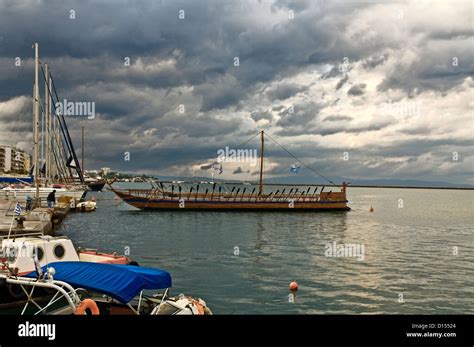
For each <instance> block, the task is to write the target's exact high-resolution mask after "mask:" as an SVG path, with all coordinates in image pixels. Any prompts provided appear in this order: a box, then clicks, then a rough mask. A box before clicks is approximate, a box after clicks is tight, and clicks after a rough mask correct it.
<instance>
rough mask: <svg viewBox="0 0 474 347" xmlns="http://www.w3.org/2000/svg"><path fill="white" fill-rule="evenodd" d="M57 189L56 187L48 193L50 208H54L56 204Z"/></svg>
mask: <svg viewBox="0 0 474 347" xmlns="http://www.w3.org/2000/svg"><path fill="white" fill-rule="evenodd" d="M55 193H56V189H54V190H53V191H52V192H51V193H49V194H48V197H47V198H46V200H47V201H48V208H53V207H54V204H55V203H56V195H55Z"/></svg>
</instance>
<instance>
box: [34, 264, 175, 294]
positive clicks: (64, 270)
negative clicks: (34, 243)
mask: <svg viewBox="0 0 474 347" xmlns="http://www.w3.org/2000/svg"><path fill="white" fill-rule="evenodd" d="M47 267H50V268H51V267H52V268H54V269H55V270H56V273H55V275H54V279H55V280H58V281H63V282H66V283H69V284H70V285H71V286H73V287H75V288H84V289H87V290H90V291H93V292H98V293H103V294H106V295H109V296H111V297H112V298H114V299H117V300H118V301H120V302H122V303H127V302H129V301H130V300H132V299H133V298H134V297H135V296H137V295H138V294H139V293H140V291H142V290H143V289H165V288H169V287H171V275H170V274H169V273H168V272H166V271H163V270H159V269H152V268H147V267H142V266H134V265H119V264H103V263H91V262H85V261H60V262H54V263H50V264H49V265H47V266H44V267H43V272H44V273H45V272H46V271H47ZM27 277H33V278H34V277H37V273H36V272H32V273H30V274H28V275H27Z"/></svg>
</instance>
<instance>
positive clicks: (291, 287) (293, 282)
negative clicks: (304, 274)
mask: <svg viewBox="0 0 474 347" xmlns="http://www.w3.org/2000/svg"><path fill="white" fill-rule="evenodd" d="M290 290H291V291H295V290H298V283H296V281H292V282H291V283H290Z"/></svg>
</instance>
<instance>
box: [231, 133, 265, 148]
mask: <svg viewBox="0 0 474 347" xmlns="http://www.w3.org/2000/svg"><path fill="white" fill-rule="evenodd" d="M258 135H260V132H258V133H256V134H255V135H254V136H252V137H251V138H249V139H248V140H246V141H244V142H242V143H241V144H239V145H237V146H236V147H240V146H243V145H246V144H247V143H249V142H250V141H252V140H253V139H254V138H256V137H257V136H258Z"/></svg>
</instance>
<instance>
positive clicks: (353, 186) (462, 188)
mask: <svg viewBox="0 0 474 347" xmlns="http://www.w3.org/2000/svg"><path fill="white" fill-rule="evenodd" d="M351 187H352V188H404V189H444V190H474V187H471V188H470V187H423V186H421V187H413V186H367V185H352V184H351V185H349V188H351Z"/></svg>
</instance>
